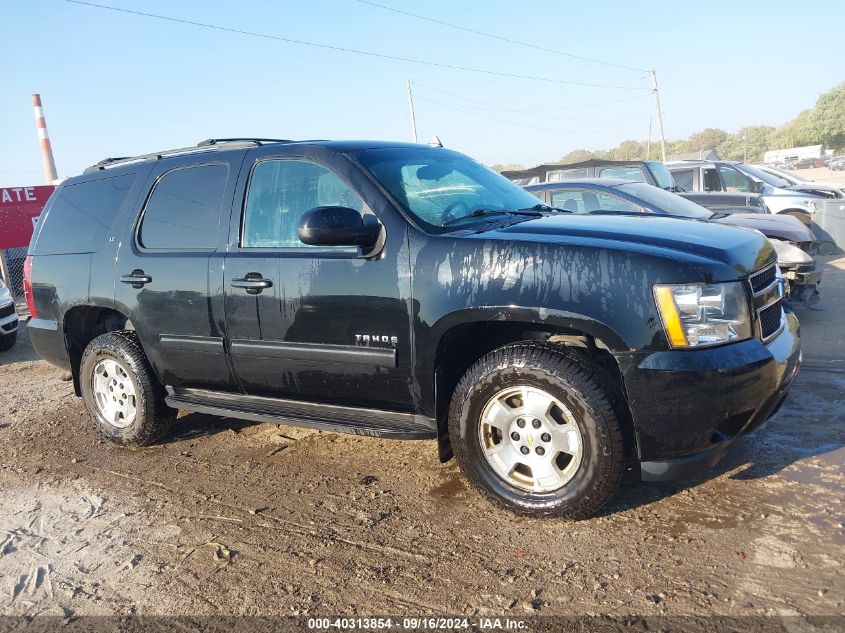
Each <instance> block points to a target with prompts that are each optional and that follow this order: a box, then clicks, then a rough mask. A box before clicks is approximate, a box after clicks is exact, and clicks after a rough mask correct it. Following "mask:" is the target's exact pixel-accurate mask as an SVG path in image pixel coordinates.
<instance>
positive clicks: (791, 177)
mask: <svg viewBox="0 0 845 633" xmlns="http://www.w3.org/2000/svg"><path fill="white" fill-rule="evenodd" d="M756 169H759V170H760V171H764V172H766V173H767V174H772V175H773V176H777V177H779V178H783V179H784V180H786V181H788V182H789V183H790V184H793V185H797V184H798V183H799V182H810V181H809V180H807V179H806V178H802V177H801V176H799V175H798V174H786V173H784V172H782V171H781V170H780V169H775V168H774V167H756Z"/></svg>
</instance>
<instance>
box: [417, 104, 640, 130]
mask: <svg viewBox="0 0 845 633" xmlns="http://www.w3.org/2000/svg"><path fill="white" fill-rule="evenodd" d="M414 99H415V100H416V101H425V102H426V103H433V104H434V105H437V106H440V107H441V108H446V109H447V110H454V111H455V112H462V113H463V114H469V115H470V116H476V117H479V118H482V119H488V120H490V121H496V122H498V123H506V124H508V125H516V126H518V127H525V128H530V129H533V130H543V131H545V132H563V133H565V134H619V133H621V132H627V131H628V130H561V129H559V128H553V127H545V126H540V125H531V124H530V123H520V122H518V121H508V120H507V119H500V118H498V117H492V116H487V115H486V114H479V113H478V112H473V111H472V110H464V109H463V108H460V107H456V106H454V105H451V104H449V103H443V102H442V101H436V100H434V99H427V98H426V97H420V96H419V95H417V96H415V97H414Z"/></svg>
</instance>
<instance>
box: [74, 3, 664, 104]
mask: <svg viewBox="0 0 845 633" xmlns="http://www.w3.org/2000/svg"><path fill="white" fill-rule="evenodd" d="M64 1H65V2H68V3H71V4H78V5H82V6H86V7H92V8H96V9H104V10H106V11H115V12H118V13H125V14H129V15H136V16H143V17H146V18H154V19H156V20H164V21H167V22H175V23H178V24H187V25H190V26H197V27H200V28H205V29H213V30H215V31H224V32H226V33H236V34H238V35H247V36H249V37H258V38H262V39H266V40H275V41H279V42H286V43H288V44H298V45H300V46H310V47H312V48H321V49H324V50H331V51H336V52H341V53H352V54H355V55H365V56H367V57H378V58H380V59H387V60H390V61H397V62H406V63H409V64H420V65H423V66H434V67H436V68H447V69H449V70H461V71H464V72H473V73H480V74H483V75H493V76H496V77H507V78H509V79H526V80H529V81H542V82H545V83H557V84H567V85H570V86H585V87H591V88H616V89H619V90H649V91H650V90H651V89H650V88H643V87H640V86H620V85H613V84H600V83H590V82H584V81H567V80H565V79H555V78H553V77H537V76H532V75H519V74H516V73H505V72H500V71H496V70H489V69H486V68H474V67H471V66H457V65H454V64H443V63H440V62H433V61H429V60H425V59H415V58H412V57H399V56H397V55H385V54H383V53H375V52H372V51H364V50H359V49H355V48H344V47H342V46H334V45H331V44H320V43H317V42H308V41H305V40H298V39H293V38H290V37H283V36H281V35H271V34H269V33H258V32H255V31H245V30H243V29H236V28H232V27H228V26H220V25H217V24H208V23H206V22H197V21H195V20H185V19H182V18H174V17H171V16H167V15H159V14H156V13H147V12H145V11H135V10H133V9H123V8H120V7H110V6H106V5H104V4H96V3H94V2H84V1H83V0H64Z"/></svg>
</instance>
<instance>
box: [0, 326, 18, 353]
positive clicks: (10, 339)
mask: <svg viewBox="0 0 845 633" xmlns="http://www.w3.org/2000/svg"><path fill="white" fill-rule="evenodd" d="M17 342H18V331H17V330H15V331H14V332H9V333H8V334H5V333H3V332H0V352H5V351H6V350H10V349H12V348H13V347H14V346H15V343H17Z"/></svg>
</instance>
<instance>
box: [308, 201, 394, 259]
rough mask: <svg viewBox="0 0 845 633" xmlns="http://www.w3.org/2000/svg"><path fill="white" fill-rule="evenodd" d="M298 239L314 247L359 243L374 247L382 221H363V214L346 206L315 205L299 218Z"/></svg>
mask: <svg viewBox="0 0 845 633" xmlns="http://www.w3.org/2000/svg"><path fill="white" fill-rule="evenodd" d="M298 234H299V239H300V241H301V242H303V243H304V244H309V245H311V246H359V247H361V248H362V249H364V250H368V249H371V248H372V247H373V246H375V244H376V242H377V241H378V239H379V236H380V235H381V224H378V223H373V224H364V219H363V218H362V217H361V214H360V213H359V212H358V211H355V210H354V209H348V208H346V207H315V208H314V209H311V210H310V211H308V212H307V213H305V214H304V215H303V216H302V218H301V219H300V220H299V230H298Z"/></svg>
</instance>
